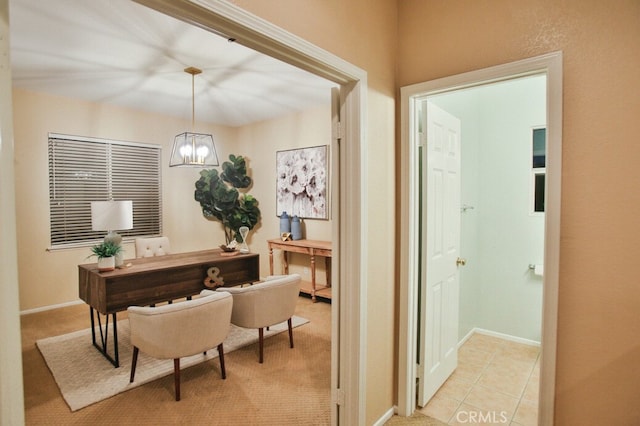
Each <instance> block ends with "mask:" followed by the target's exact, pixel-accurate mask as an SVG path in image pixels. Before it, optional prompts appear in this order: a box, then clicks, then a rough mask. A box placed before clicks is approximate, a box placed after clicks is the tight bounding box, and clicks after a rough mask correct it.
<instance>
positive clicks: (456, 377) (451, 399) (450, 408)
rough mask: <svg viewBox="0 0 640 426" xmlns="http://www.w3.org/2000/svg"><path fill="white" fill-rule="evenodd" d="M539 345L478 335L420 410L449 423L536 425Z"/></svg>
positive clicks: (459, 353) (464, 349) (462, 348)
mask: <svg viewBox="0 0 640 426" xmlns="http://www.w3.org/2000/svg"><path fill="white" fill-rule="evenodd" d="M539 381H540V348H539V347H536V346H529V345H525V344H521V343H515V342H512V341H508V340H504V339H500V338H497V337H493V336H487V335H484V334H478V333H475V334H473V335H472V336H471V337H470V338H469V339H468V340H467V341H466V342H465V343H464V344H463V345H462V346H461V347H460V349H459V350H458V368H457V369H456V371H455V372H454V373H453V374H452V375H451V377H449V379H448V380H447V381H446V382H445V383H444V385H442V387H441V388H440V389H439V390H438V392H437V393H436V395H435V396H434V397H433V399H432V400H431V401H429V403H428V404H427V406H426V407H423V408H419V409H418V411H419V412H420V413H422V414H425V415H427V416H430V417H433V418H435V419H438V420H441V421H443V422H445V423H446V424H449V425H461V424H464V425H469V424H490V425H494V424H495V425H511V426H529V425H532V426H536V425H537V424H538V383H539Z"/></svg>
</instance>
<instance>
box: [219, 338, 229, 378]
mask: <svg viewBox="0 0 640 426" xmlns="http://www.w3.org/2000/svg"><path fill="white" fill-rule="evenodd" d="M218 357H219V358H220V372H221V373H222V378H223V379H226V378H227V371H226V370H225V369H224V348H223V347H222V343H220V344H219V345H218Z"/></svg>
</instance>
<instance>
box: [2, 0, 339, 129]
mask: <svg viewBox="0 0 640 426" xmlns="http://www.w3.org/2000/svg"><path fill="white" fill-rule="evenodd" d="M9 11H10V23H11V33H10V43H11V53H10V54H11V71H12V76H13V85H14V86H15V87H20V88H24V89H27V90H32V91H37V92H46V93H51V94H56V95H61V96H66V97H72V98H80V99H85V100H89V101H93V102H103V103H110V104H114V105H120V106H125V107H131V108H136V109H143V110H149V111H153V112H157V113H161V114H168V115H173V116H179V117H184V118H187V119H189V120H191V75H189V74H186V73H185V72H184V71H183V70H184V68H186V67H188V66H194V67H197V68H200V69H202V70H203V73H202V74H200V75H197V76H196V77H195V80H194V81H195V119H196V121H205V122H210V123H215V124H223V125H229V126H241V125H245V124H248V123H252V122H256V121H261V120H265V119H271V118H274V117H278V116H280V115H283V114H288V113H292V112H295V111H300V110H304V109H306V108H309V107H313V106H317V105H321V104H328V103H329V102H330V96H331V94H330V87H334V86H336V84H335V83H332V82H330V81H327V80H324V79H322V78H320V77H317V76H314V75H312V74H310V73H308V72H306V71H302V70H300V69H298V68H295V67H292V66H290V65H288V64H285V63H283V62H280V61H278V60H276V59H273V58H270V57H267V56H265V55H262V54H260V53H257V52H255V51H253V50H251V49H247V48H245V47H243V46H241V45H239V44H237V43H232V42H229V41H227V40H226V39H224V38H222V37H220V36H218V35H215V34H213V33H210V32H208V31H205V30H202V29H200V28H197V27H194V26H191V25H188V24H185V23H183V22H181V21H178V20H176V19H174V18H171V17H169V16H166V15H163V14H160V13H158V12H156V11H154V10H151V9H149V8H147V7H145V6H142V5H139V4H136V3H133V2H132V1H130V0H46V1H42V0H10V2H9Z"/></svg>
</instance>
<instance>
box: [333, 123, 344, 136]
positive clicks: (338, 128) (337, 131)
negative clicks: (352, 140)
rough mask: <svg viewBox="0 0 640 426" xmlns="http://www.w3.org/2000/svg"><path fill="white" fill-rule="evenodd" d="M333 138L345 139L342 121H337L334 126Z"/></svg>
mask: <svg viewBox="0 0 640 426" xmlns="http://www.w3.org/2000/svg"><path fill="white" fill-rule="evenodd" d="M333 138H334V139H340V140H341V139H344V126H343V125H342V122H341V121H336V122H335V124H334V126H333Z"/></svg>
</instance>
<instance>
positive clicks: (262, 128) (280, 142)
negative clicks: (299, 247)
mask: <svg viewBox="0 0 640 426" xmlns="http://www.w3.org/2000/svg"><path fill="white" fill-rule="evenodd" d="M330 144H331V105H330V104H329V93H328V92H327V104H326V105H325V106H322V107H316V108H312V109H309V110H307V111H305V112H302V113H297V114H290V115H287V116H284V117H281V118H277V119H274V120H269V121H263V122H260V123H257V124H253V125H248V126H243V127H240V128H238V134H237V139H236V148H235V151H236V152H238V153H247V160H248V167H250V168H251V176H252V177H253V187H252V188H251V190H250V192H249V193H250V194H252V195H254V196H255V197H256V198H257V199H258V201H259V203H260V204H259V206H260V213H261V215H262V220H261V222H260V225H259V226H257V227H256V228H254V230H253V231H251V232H250V233H249V244H250V247H249V248H250V249H251V251H253V252H257V253H259V254H260V272H261V274H262V275H263V276H264V275H267V274H268V273H269V250H268V249H267V243H266V241H267V240H270V239H273V238H278V236H279V235H280V220H279V218H278V217H277V216H276V195H275V194H276V169H275V165H276V151H281V150H286V149H293V148H305V147H311V146H320V145H330ZM329 180H330V184H331V177H329ZM289 213H290V212H289ZM303 230H304V238H307V239H310V240H325V241H331V220H318V219H313V220H310V219H307V220H303ZM281 257H282V253H281V252H280V251H275V252H274V271H273V272H274V274H279V273H281V271H282V270H281V262H282V258H281ZM308 266H309V257H308V256H302V255H295V254H292V255H290V268H289V272H291V273H299V274H301V275H302V279H303V280H307V281H309V280H310V278H311V277H310V274H309V270H308ZM305 267H307V269H305ZM316 270H317V277H316V279H317V282H318V283H319V284H324V283H325V282H326V281H325V271H324V262H323V261H318V262H317V268H316Z"/></svg>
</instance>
